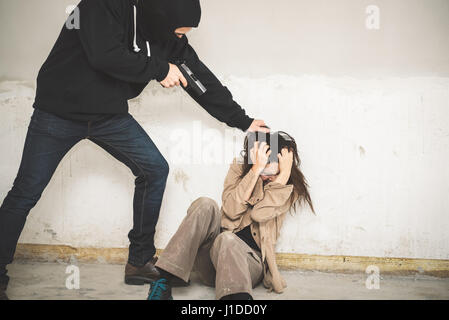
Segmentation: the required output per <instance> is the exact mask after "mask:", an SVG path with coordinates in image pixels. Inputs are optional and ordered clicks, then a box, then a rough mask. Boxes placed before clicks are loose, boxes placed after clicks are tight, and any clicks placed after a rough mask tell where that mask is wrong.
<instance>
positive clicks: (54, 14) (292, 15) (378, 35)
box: [0, 0, 449, 259]
mask: <svg viewBox="0 0 449 320" xmlns="http://www.w3.org/2000/svg"><path fill="white" fill-rule="evenodd" d="M70 3H71V2H70V1H56V0H45V1H39V2H38V1H28V0H27V1H25V0H17V1H16V0H15V1H10V0H0V27H1V28H0V36H1V40H2V45H1V46H0V77H1V79H2V80H3V81H2V82H1V83H0V108H1V109H0V114H1V116H0V150H2V158H1V160H0V197H1V198H3V197H4V196H5V195H6V193H7V192H8V190H9V189H10V187H11V184H12V182H13V179H14V177H15V174H16V172H17V169H18V166H19V161H20V156H21V151H22V147H23V142H24V137H25V134H26V128H27V125H28V121H29V117H30V114H31V112H32V108H31V105H32V103H33V99H34V87H35V84H34V79H35V76H36V74H37V71H38V69H39V67H40V64H41V63H42V62H43V60H44V59H45V57H46V55H47V54H48V52H49V49H50V48H51V46H52V45H53V42H54V40H55V38H56V36H57V34H58V32H59V30H60V28H61V25H62V22H63V21H64V8H65V6H66V5H67V4H70ZM370 4H375V5H378V6H379V8H380V9H381V24H380V27H381V28H380V30H377V31H369V30H367V29H366V28H365V22H364V20H365V18H366V13H365V8H366V6H367V5H370ZM203 7H204V19H203V24H202V26H201V28H200V29H199V30H197V31H195V32H194V33H193V34H192V36H191V42H192V43H193V44H194V46H195V47H196V48H197V51H198V52H199V53H200V55H201V56H202V57H204V60H205V61H206V62H207V64H208V65H209V66H210V67H211V69H213V70H216V72H217V74H218V75H219V76H220V78H222V79H223V81H224V82H225V83H226V85H227V86H228V87H229V88H230V89H231V91H232V92H233V94H234V96H235V98H236V100H237V101H239V102H240V103H241V105H242V106H244V107H245V109H246V110H247V111H248V113H249V114H251V115H254V116H257V117H259V118H263V119H265V120H266V121H267V122H268V123H269V124H270V125H271V127H272V128H273V129H275V130H284V131H287V132H289V133H291V134H292V135H293V136H294V137H296V139H297V141H298V145H299V147H300V151H301V157H302V160H303V171H304V173H305V175H306V176H307V178H308V180H309V183H310V185H311V192H312V197H313V200H314V202H315V206H316V211H317V215H316V216H314V215H312V214H311V213H310V211H309V210H307V209H305V210H298V212H297V213H296V215H294V216H289V217H288V219H287V220H286V222H285V226H284V229H283V234H282V239H281V240H280V241H279V245H278V251H280V252H295V253H310V254H323V255H340V254H341V255H363V256H385V257H410V258H435V259H449V236H448V235H447V232H446V230H448V228H449V197H448V194H449V182H448V181H449V170H448V169H447V162H448V158H449V42H448V41H447V38H448V35H449V23H448V19H447V17H449V2H447V1H445V0H432V1H425V2H424V1H418V0H414V1H405V0H395V1H362V0H360V1H356V0H345V1H339V2H338V4H337V3H336V2H331V1H279V2H271V1H270V2H268V1H255V0H251V1H249V0H248V1H244V2H241V1H237V0H232V1H226V2H223V1H213V0H209V1H203ZM25 8H26V9H27V11H24V9H25ZM40 14H45V19H44V21H41V22H39V23H38V24H35V25H33V22H32V21H35V16H39V15H40ZM231 23H232V24H231ZM270 44H273V45H272V46H270ZM236 48H238V49H236ZM131 113H132V114H133V115H134V116H135V118H136V119H137V120H138V121H139V122H140V123H141V124H142V126H143V127H144V128H145V129H146V130H147V132H148V133H149V134H150V136H151V137H152V138H153V140H154V141H155V142H156V144H157V145H158V146H159V148H160V150H161V151H162V153H163V154H164V155H165V156H166V158H167V159H168V160H169V162H170V164H171V173H170V177H169V182H168V186H167V191H166V194H165V199H164V203H163V208H162V213H161V218H160V222H159V225H158V234H157V241H156V245H157V247H159V248H163V247H164V246H165V245H166V243H167V241H168V240H169V238H170V236H171V235H172V234H173V233H174V232H175V231H176V228H177V226H178V225H179V223H180V222H181V220H182V218H183V216H184V214H185V211H186V209H187V207H188V206H189V204H190V203H191V201H193V200H194V199H196V198H197V197H199V196H209V197H212V198H214V199H216V200H217V201H219V200H220V194H221V187H222V183H223V179H224V177H225V175H226V172H227V164H226V162H227V161H229V160H230V159H231V158H232V156H233V155H234V154H237V153H238V149H239V147H240V145H241V142H242V140H243V134H242V133H238V132H237V135H236V137H237V139H236V143H235V145H234V146H236V147H235V148H234V149H235V151H234V153H232V152H226V154H224V155H223V156H222V157H219V159H220V161H219V162H218V163H217V164H212V163H210V161H209V162H208V161H207V159H208V153H209V152H214V148H216V146H217V145H218V146H219V147H220V146H221V147H222V148H218V149H217V150H218V152H219V151H220V150H222V149H230V148H229V146H230V145H233V144H232V143H231V140H232V132H231V136H230V135H229V133H230V132H229V131H228V130H227V129H226V127H225V126H224V125H222V124H219V123H218V122H217V121H215V120H214V119H212V118H211V117H210V116H209V115H207V113H206V112H205V111H203V110H201V108H199V107H197V106H196V105H195V104H194V103H193V102H192V100H191V99H190V98H189V97H187V96H186V95H185V94H183V93H182V92H180V90H176V89H174V90H162V89H161V88H160V87H159V86H158V85H157V84H150V86H149V87H148V88H147V89H146V90H145V92H144V94H143V95H142V96H141V97H140V98H139V99H136V100H135V101H132V102H131ZM198 132H199V133H198ZM180 133H185V134H187V135H188V136H192V137H193V136H194V135H198V134H200V136H201V137H202V138H203V139H204V141H203V144H202V147H201V148H200V150H202V151H203V152H204V153H205V154H204V159H203V163H202V164H201V163H190V164H189V163H186V162H187V161H186V160H188V159H192V157H193V155H192V154H193V151H194V150H196V148H198V145H196V144H193V143H192V144H191V145H190V146H189V147H188V148H187V149H185V150H184V154H183V156H184V162H183V163H179V159H178V158H177V157H176V156H177V155H179V152H180V151H182V149H180V145H179V142H177V141H176V137H177V136H178V135H179V134H180ZM234 134H235V132H234ZM211 139H215V140H213V141H217V139H218V141H219V143H218V144H211V142H210V141H211ZM195 141H197V139H195ZM132 193H133V176H132V174H131V172H130V171H129V170H128V169H127V168H126V167H124V166H123V165H122V164H120V163H118V162H116V161H115V160H114V159H113V158H112V157H111V156H109V155H108V154H107V153H105V152H103V151H102V150H101V149H99V148H98V147H96V146H95V145H93V144H91V143H89V142H82V143H80V144H79V145H77V146H76V147H75V148H74V149H73V150H72V151H71V152H70V153H69V154H68V155H67V157H66V158H65V159H64V160H63V162H62V163H61V165H60V167H59V168H58V170H57V172H56V174H55V176H54V178H53V180H52V181H51V183H50V185H49V186H48V188H47V189H46V191H45V193H44V195H43V197H42V199H41V201H40V202H39V204H38V205H37V207H36V208H35V209H34V210H33V211H32V213H31V215H30V217H29V219H28V222H27V225H26V228H25V231H24V233H23V234H22V237H21V239H20V241H21V242H24V243H41V244H68V245H72V246H83V247H86V246H87V247H125V246H127V244H128V240H127V238H126V235H127V232H128V231H129V229H130V227H131V221H132Z"/></svg>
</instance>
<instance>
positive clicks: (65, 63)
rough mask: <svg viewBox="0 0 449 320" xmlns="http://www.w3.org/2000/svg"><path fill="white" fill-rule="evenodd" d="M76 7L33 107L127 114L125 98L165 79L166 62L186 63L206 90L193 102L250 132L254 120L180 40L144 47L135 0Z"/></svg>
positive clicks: (85, 1) (86, 0)
mask: <svg viewBox="0 0 449 320" xmlns="http://www.w3.org/2000/svg"><path fill="white" fill-rule="evenodd" d="M78 8H79V12H80V15H79V17H80V26H79V28H74V29H68V28H67V27H66V26H64V27H63V29H62V31H61V34H60V35H59V38H58V39H57V41H56V44H55V45H54V47H53V49H52V51H51V53H50V55H49V57H48V58H47V60H46V61H45V63H44V64H43V66H42V68H41V70H40V71H39V75H38V78H37V92H36V99H35V104H34V107H35V108H38V109H41V110H44V111H47V112H52V113H56V114H61V115H66V116H67V115H70V114H86V115H89V114H92V115H96V114H120V113H127V112H128V100H129V99H132V98H135V97H137V96H138V95H139V94H140V93H141V92H142V90H143V89H144V88H145V87H146V86H147V84H148V83H149V82H150V81H151V80H157V81H159V82H160V81H162V80H163V79H165V77H166V76H167V74H168V69H169V65H168V62H172V63H174V62H176V61H177V60H185V61H186V62H187V64H188V66H189V68H190V69H191V70H192V71H193V72H194V73H195V74H196V76H197V77H198V78H199V80H200V81H201V82H202V83H203V84H204V86H205V87H206V88H207V93H205V94H204V95H202V96H201V97H200V98H196V97H194V96H192V98H193V99H195V100H196V101H197V102H198V103H199V104H200V105H201V106H202V107H203V108H204V109H205V110H206V111H207V112H208V113H209V114H211V115H212V116H213V117H215V118H216V119H218V120H220V121H222V122H224V123H226V124H227V125H229V126H231V127H235V128H239V129H241V130H243V131H246V130H247V129H248V128H249V126H250V125H251V123H252V121H253V119H252V118H250V117H248V116H247V115H246V113H245V111H244V110H243V109H242V108H241V107H240V106H239V105H238V104H237V103H236V102H235V101H234V100H233V97H232V95H231V93H230V92H229V90H228V89H227V88H226V87H224V86H223V85H222V84H221V83H220V81H219V80H218V79H217V78H216V77H215V76H214V74H213V73H212V72H211V71H210V70H209V69H208V68H207V67H206V66H205V65H204V64H203V63H202V62H201V61H200V59H199V58H198V56H197V54H196V53H195V50H194V49H193V48H192V47H191V46H190V45H189V43H188V40H187V38H186V37H185V36H184V37H183V38H182V39H178V40H172V41H171V42H169V43H167V44H165V45H160V44H158V43H149V46H147V45H146V41H145V40H144V39H143V37H142V36H141V34H140V32H139V28H137V27H136V26H135V10H136V9H135V3H134V0H82V1H81V2H80V4H79V5H78ZM136 48H137V49H136ZM148 48H149V49H150V54H149V52H148ZM137 51H138V52H137Z"/></svg>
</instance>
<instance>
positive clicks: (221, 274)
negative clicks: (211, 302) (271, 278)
mask: <svg viewBox="0 0 449 320" xmlns="http://www.w3.org/2000/svg"><path fill="white" fill-rule="evenodd" d="M210 256H211V259H212V263H213V264H214V266H215V270H216V272H217V275H216V280H215V293H216V298H217V299H221V298H223V297H224V296H229V295H232V294H237V293H248V294H249V295H252V289H253V288H254V287H255V286H256V285H257V284H258V283H259V282H260V281H262V278H263V265H262V259H261V256H260V254H259V253H257V252H256V251H254V250H253V249H252V248H250V247H249V246H248V245H247V244H246V243H245V242H244V241H243V240H242V239H240V238H239V237H238V236H237V235H235V234H234V233H232V232H229V231H228V232H223V233H221V234H220V235H219V236H218V237H217V238H216V239H215V242H214V244H213V246H212V248H211V251H210Z"/></svg>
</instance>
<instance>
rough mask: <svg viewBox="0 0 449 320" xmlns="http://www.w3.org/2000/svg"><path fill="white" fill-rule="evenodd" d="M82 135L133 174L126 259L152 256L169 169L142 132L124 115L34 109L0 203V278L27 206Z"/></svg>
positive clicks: (4, 278)
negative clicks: (66, 114) (79, 115)
mask: <svg viewBox="0 0 449 320" xmlns="http://www.w3.org/2000/svg"><path fill="white" fill-rule="evenodd" d="M83 139H89V140H91V141H92V142H94V143H95V144H97V145H99V146H100V147H101V148H103V149H104V150H106V151H107V152H108V153H110V154H111V155H112V156H113V157H115V158H116V159H117V160H119V161H120V162H122V163H124V164H125V165H126V166H128V167H129V168H130V169H131V171H132V172H133V174H134V175H135V176H136V180H135V192H134V219H133V222H134V223H133V229H132V230H131V231H130V232H129V234H128V237H129V240H130V246H129V258H128V261H129V263H131V264H133V265H135V266H142V265H144V264H145V263H147V262H148V261H149V260H150V259H151V258H152V257H153V256H154V254H155V252H156V249H155V247H154V234H155V229H156V224H157V221H158V218H159V211H160V207H161V202H162V197H163V194H164V190H165V185H166V181H167V176H168V170H169V168H168V164H167V161H166V160H165V159H164V157H163V156H162V154H161V153H160V152H159V150H158V149H157V147H156V146H155V144H154V143H153V141H152V140H151V139H150V137H149V136H148V135H147V133H146V132H145V131H144V130H143V129H142V127H141V126H140V125H139V124H138V123H137V121H136V120H134V118H133V117H132V116H131V115H129V114H126V115H125V114H123V115H105V116H104V118H102V119H100V120H98V121H90V122H82V121H70V120H65V119H62V118H60V117H58V116H56V115H53V114H50V113H46V112H43V111H40V110H38V109H36V110H35V111H34V113H33V116H32V117H31V122H30V125H29V127H28V133H27V137H26V141H25V147H24V151H23V156H22V161H21V164H20V168H19V172H18V175H17V178H16V179H15V181H14V185H13V187H12V189H11V191H10V192H9V193H8V195H7V196H6V198H5V199H4V201H3V204H2V206H1V207H0V282H7V280H8V278H7V276H6V273H5V266H6V265H7V264H10V263H11V262H12V261H13V257H14V253H15V250H16V246H17V241H18V239H19V236H20V233H21V232H22V230H23V227H24V225H25V221H26V218H27V216H28V214H29V212H30V210H31V209H32V208H33V207H34V206H35V205H36V203H37V202H38V200H39V199H40V197H41V194H42V192H43V191H44V189H45V187H46V186H47V184H48V183H49V181H50V179H51V177H52V176H53V173H54V172H55V170H56V167H57V166H58V164H59V162H60V161H61V159H62V158H63V157H64V155H65V154H66V153H67V152H68V151H69V150H70V149H71V148H72V147H73V146H74V145H75V144H77V143H78V142H79V141H81V140H83ZM4 151H5V150H4ZM4 154H5V153H4ZM1 269H3V271H2V270H1ZM2 273H3V274H2Z"/></svg>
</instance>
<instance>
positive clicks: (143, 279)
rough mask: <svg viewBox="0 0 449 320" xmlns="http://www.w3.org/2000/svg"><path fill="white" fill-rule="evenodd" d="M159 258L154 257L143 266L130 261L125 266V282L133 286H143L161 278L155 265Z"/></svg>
mask: <svg viewBox="0 0 449 320" xmlns="http://www.w3.org/2000/svg"><path fill="white" fill-rule="evenodd" d="M156 261H157V258H156V257H154V258H153V259H151V260H150V261H148V262H147V264H146V265H144V266H143V267H135V266H133V265H132V264H130V263H128V264H127V265H126V267H125V283H126V284H129V285H133V286H141V285H144V284H145V283H151V282H152V281H155V280H157V279H158V278H159V276H160V274H159V271H158V270H157V269H156V267H155V266H154V265H155V264H156Z"/></svg>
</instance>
